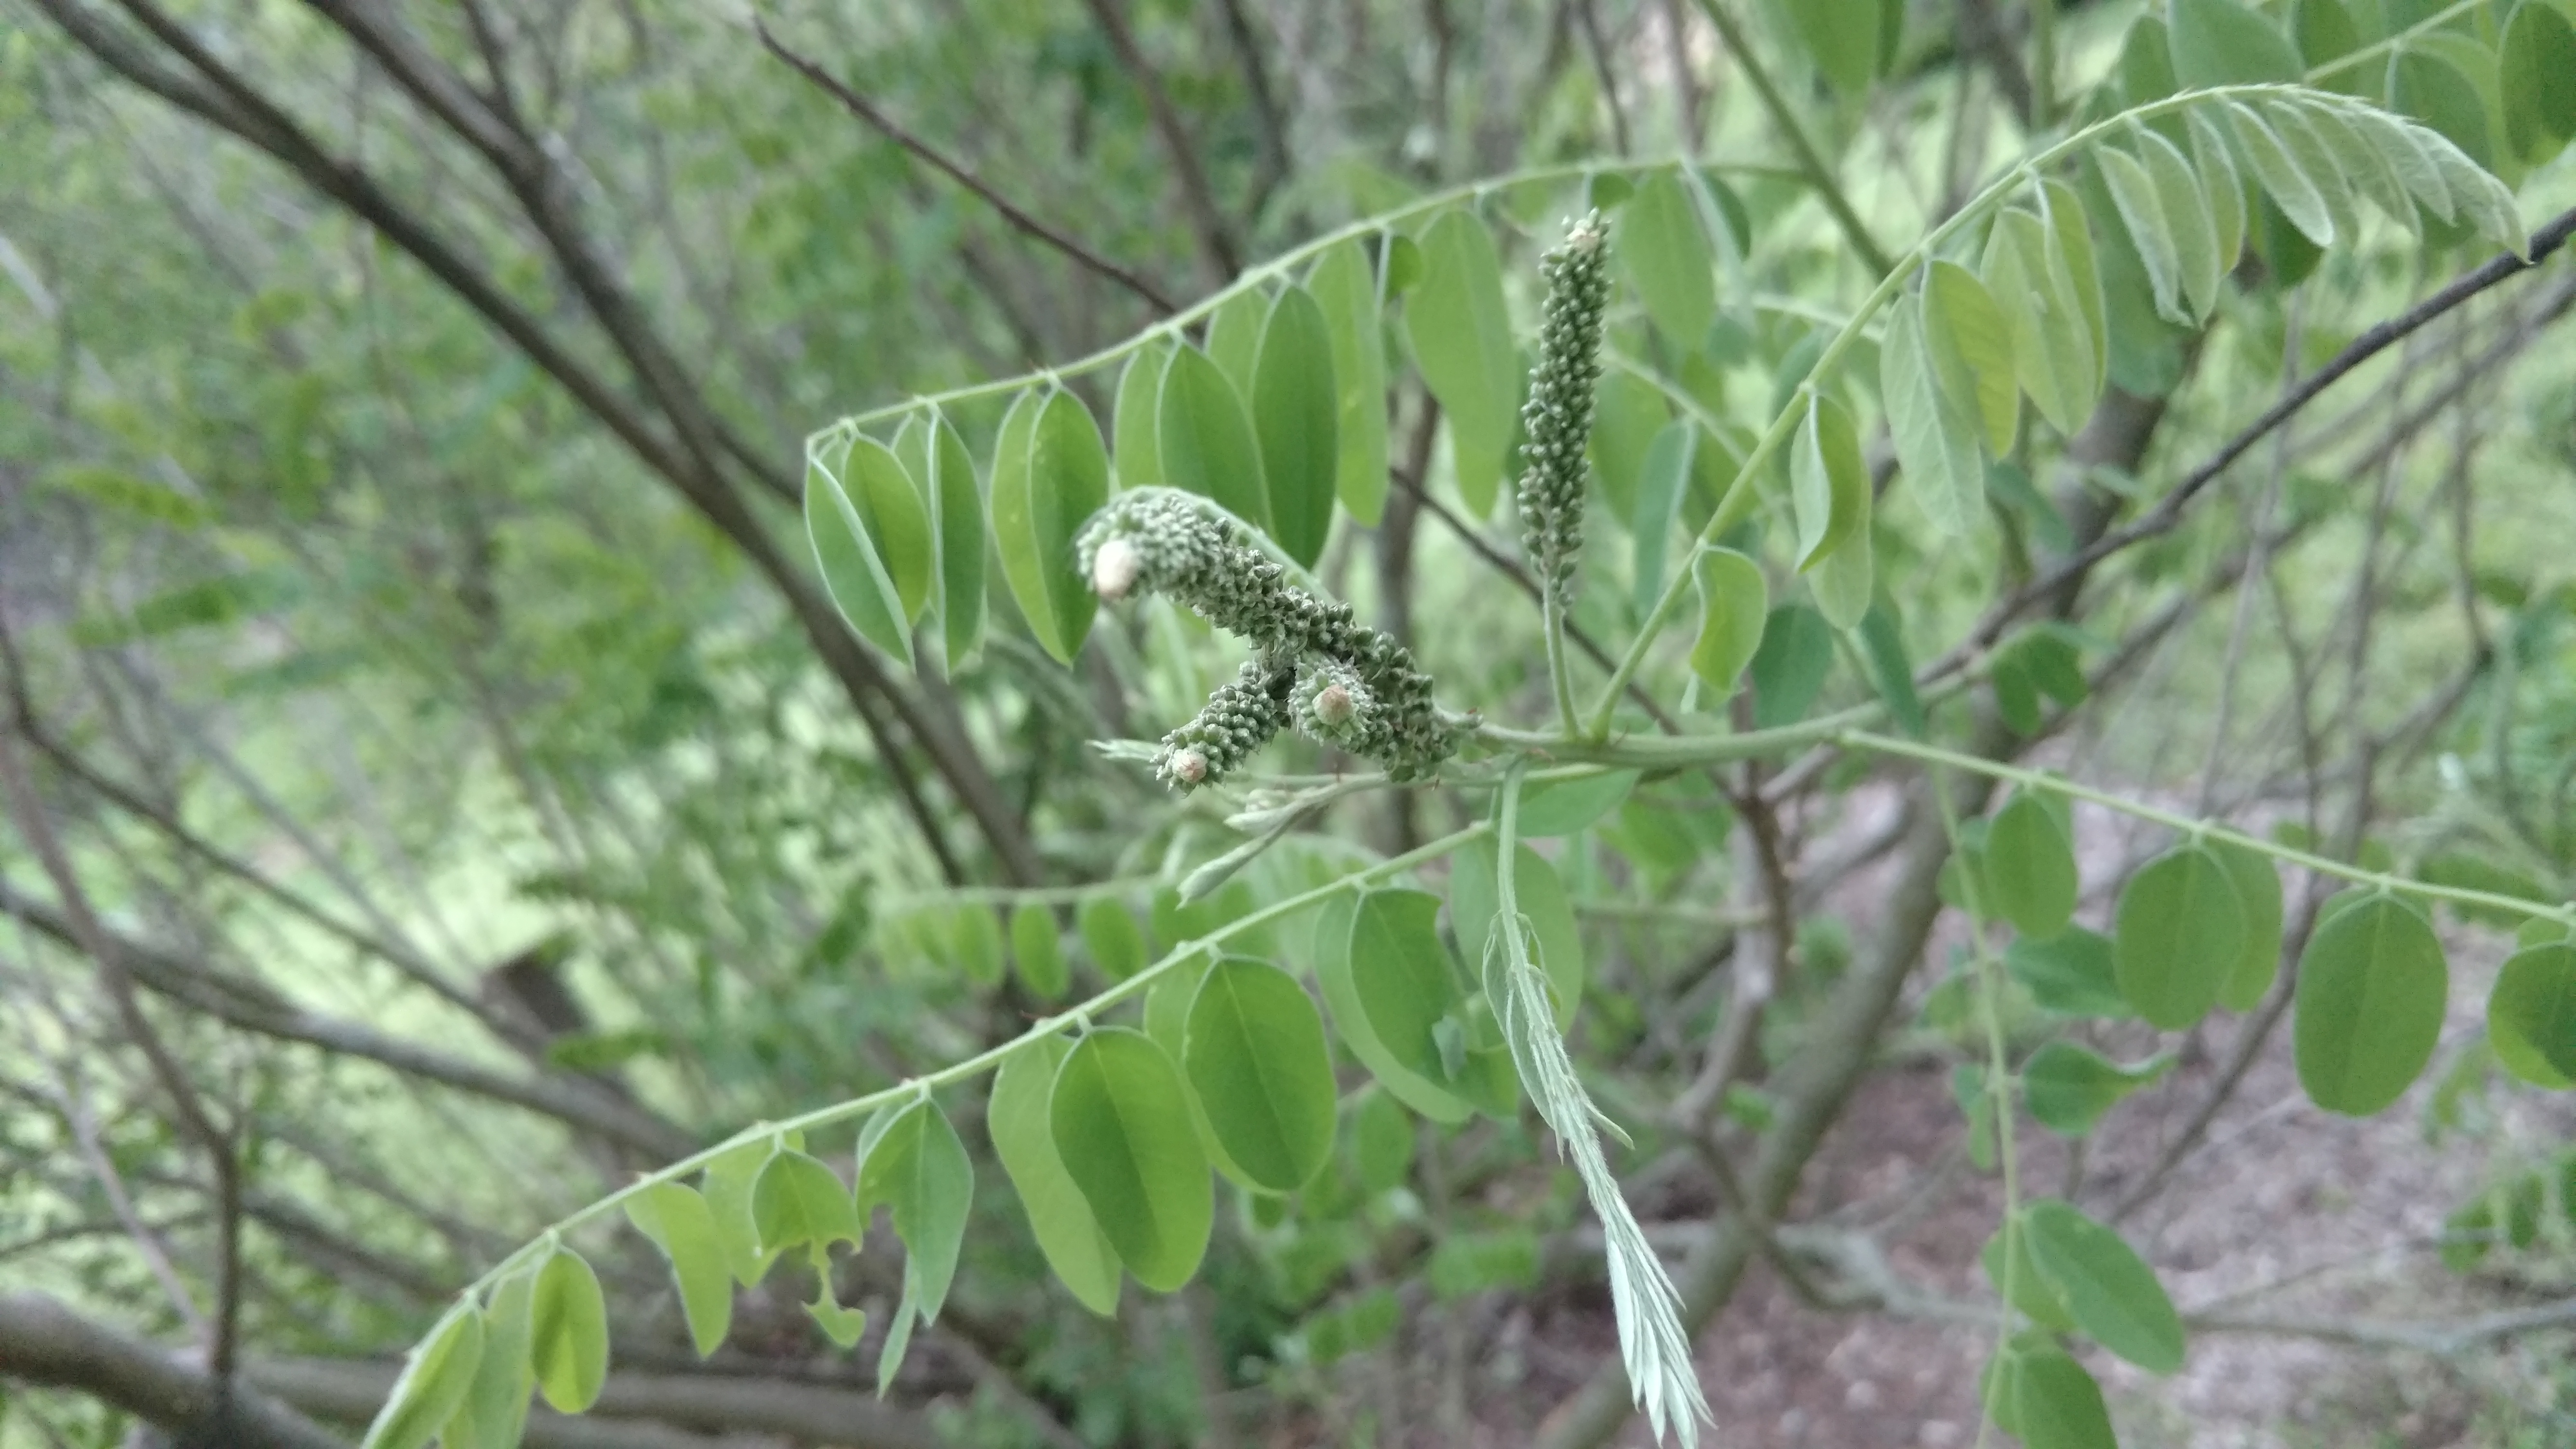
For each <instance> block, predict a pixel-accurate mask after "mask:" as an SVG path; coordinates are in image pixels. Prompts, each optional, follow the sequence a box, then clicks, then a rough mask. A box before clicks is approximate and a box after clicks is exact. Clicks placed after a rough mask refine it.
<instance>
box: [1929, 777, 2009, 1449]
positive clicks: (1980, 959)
mask: <svg viewBox="0 0 2576 1449" xmlns="http://www.w3.org/2000/svg"><path fill="white" fill-rule="evenodd" d="M1931 784H1932V799H1933V800H1934V802H1935V803H1937V804H1938V805H1939V806H1940V807H1941V828H1942V830H1943V831H1944V832H1946V833H1947V834H1948V835H1949V837H1950V858H1951V859H1952V860H1954V861H1959V862H1961V864H1962V866H1963V867H1964V864H1965V860H1966V857H1964V856H1963V855H1961V854H1960V851H1959V807H1958V804H1957V802H1956V801H1953V800H1952V799H1951V798H1950V782H1949V780H1948V779H1947V778H1946V777H1945V776H1944V775H1943V774H1942V773H1941V772H1939V771H1935V772H1934V773H1933V776H1932V781H1931ZM1959 885H1960V892H1959V893H1960V897H1961V899H1962V900H1963V901H1964V902H1965V910H1966V913H1967V917H1968V949H1969V954H1970V956H1971V958H1972V959H1973V960H1974V961H1975V962H1976V965H1977V997H1978V1001H1979V1003H1980V1005H1981V1006H1982V1007H1983V1010H1982V1012H1981V1013H1980V1014H1981V1015H1982V1016H1984V1018H1985V1032H1986V1100H1987V1102H1989V1103H1990V1104H1992V1106H1993V1109H1994V1114H1995V1163H1996V1165H1997V1166H1998V1167H2000V1168H2001V1169H2002V1171H2003V1182H2004V1226H2005V1228H2006V1239H2005V1241H2006V1245H2007V1248H2009V1247H2010V1246H2011V1244H2012V1240H2013V1239H2014V1238H2015V1237H2017V1236H2018V1234H2019V1232H2020V1223H2019V1221H2018V1219H2019V1218H2020V1216H2021V1152H2020V1144H2019V1143H2018V1142H2017V1141H2016V1139H2015V1136H2014V1130H2015V1127H2016V1126H2017V1124H2018V1120H2019V1114H2018V1113H2017V1112H2016V1111H2015V1110H2014V1107H2013V1098H2014V1094H2015V1091H2016V1087H2015V1083H2014V1081H2013V1075H2012V1054H2011V1051H2010V1050H2009V1048H2008V1047H2007V1046H2006V1044H2005V1041H2004V1017H2003V994H2004V993H2003V975H2004V973H2003V967H2002V964H2001V963H2000V962H1998V961H1996V960H1995V955H1994V944H1993V942H1991V941H1989V940H1988V939H1987V938H1986V919H1987V917H1986V905H1985V888H1984V886H1983V884H1982V883H1981V882H1980V881H1979V879H1978V873H1977V872H1975V871H1972V870H1967V869H1964V868H1963V869H1961V870H1960V872H1959ZM2003 1259H2004V1267H2003V1273H2002V1275H2001V1279H2002V1281H2000V1282H1998V1283H1997V1284H1996V1285H1995V1286H1996V1288H1997V1290H1998V1291H2000V1292H2001V1293H2002V1294H2003V1300H2004V1302H2003V1314H2002V1316H2001V1318H2000V1319H1999V1320H1998V1322H1997V1324H1996V1328H1995V1357H1996V1358H1998V1359H2000V1358H2002V1357H2003V1355H2004V1351H2005V1347H2006V1345H2008V1344H2009V1343H2011V1341H2012V1332H2013V1308H2012V1305H2013V1301H2014V1298H2015V1294H2016V1290H2017V1289H2018V1288H2019V1286H2020V1285H2019V1284H2018V1283H2017V1282H2016V1281H2015V1279H2016V1277H2017V1275H2018V1269H2019V1266H2020V1259H2021V1254H2019V1253H2017V1252H2011V1251H2007V1252H2005V1254H2004V1255H2003ZM1993 1421H1994V1416H1993V1415H1992V1414H1991V1413H1989V1414H1987V1415H1986V1417H1985V1421H1984V1423H1982V1424H1980V1425H1979V1427H1978V1431H1977V1442H1979V1443H1981V1444H1982V1443H1984V1442H1985V1432H1986V1431H1985V1425H1986V1424H1991V1423H1992V1422H1993Z"/></svg>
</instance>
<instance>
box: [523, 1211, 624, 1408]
mask: <svg viewBox="0 0 2576 1449" xmlns="http://www.w3.org/2000/svg"><path fill="white" fill-rule="evenodd" d="M528 1358H529V1362H530V1363H531V1364H532V1365H533V1366H534V1367H535V1369H536V1374H537V1392H539V1393H541V1394H543V1395H544V1396H545V1400H546V1402H547V1403H548V1404H550V1405H552V1406H553V1407H554V1409H555V1411H556V1412H557V1413H562V1414H578V1413H581V1412H582V1411H584V1410H586V1409H588V1408H589V1407H590V1406H591V1405H592V1404H595V1403H597V1402H599V1390H600V1387H601V1385H603V1384H605V1383H606V1382H607V1381H608V1304H607V1301H606V1300H605V1299H603V1298H602V1297H601V1296H600V1292H599V1276H598V1275H597V1274H595V1273H593V1272H591V1270H590V1264H588V1263H586V1262H584V1261H582V1259H581V1256H580V1255H579V1254H577V1253H571V1252H567V1251H565V1250H563V1249H561V1248H558V1249H556V1250H555V1252H554V1255H553V1256H552V1257H549V1258H547V1259H546V1261H545V1266H543V1267H541V1268H539V1269H538V1270H537V1280H536V1286H535V1296H534V1298H533V1300H532V1302H531V1303H530V1306H529V1313H528Z"/></svg>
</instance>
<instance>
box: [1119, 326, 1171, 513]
mask: <svg viewBox="0 0 2576 1449" xmlns="http://www.w3.org/2000/svg"><path fill="white" fill-rule="evenodd" d="M1171 365H1172V346H1171V344H1170V343H1167V342H1151V343H1147V344H1146V345H1145V346H1143V347H1140V348H1138V349H1137V350H1136V352H1135V354H1134V355H1133V356H1131V357H1129V358H1128V359H1127V366H1126V367H1125V368H1124V369H1122V370H1121V371H1120V372H1119V374H1118V395H1117V399H1116V401H1114V402H1113V403H1112V404H1111V405H1110V409H1109V446H1110V450H1111V451H1110V467H1111V470H1112V471H1113V472H1115V473H1116V474H1117V477H1118V486H1119V487H1121V488H1160V487H1162V486H1163V454H1162V444H1161V442H1160V441H1159V439H1158V438H1157V436H1156V434H1157V433H1158V432H1159V430H1160V428H1161V423H1160V422H1159V421H1158V418H1157V413H1158V411H1159V409H1160V408H1161V407H1162V402H1163V371H1164V369H1166V368H1168V367H1170V366H1171Z"/></svg>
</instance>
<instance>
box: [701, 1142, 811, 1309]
mask: <svg viewBox="0 0 2576 1449" xmlns="http://www.w3.org/2000/svg"><path fill="white" fill-rule="evenodd" d="M779 1145H780V1144H779V1142H778V1139H776V1138H774V1137H762V1138H759V1139H757V1140H755V1141H751V1142H745V1143H741V1144H739V1145H737V1146H733V1147H728V1148H726V1149H725V1150H724V1151H722V1152H719V1153H717V1154H716V1157H715V1160H714V1161H712V1162H710V1163H708V1164H707V1170H706V1173H705V1175H704V1176H703V1177H702V1178H701V1179H700V1181H702V1182H703V1183H704V1184H705V1187H704V1194H705V1197H706V1200H707V1211H708V1212H709V1213H710V1214H712V1215H713V1217H714V1220H715V1229H716V1240H717V1241H718V1243H720V1244H721V1245H722V1246H723V1248H724V1256H725V1268H726V1270H727V1271H729V1272H731V1273H732V1274H733V1279H734V1281H735V1282H737V1283H740V1284H741V1285H742V1286H744V1287H746V1288H748V1287H751V1286H752V1285H754V1284H756V1283H758V1282H759V1281H760V1280H761V1279H762V1278H764V1277H767V1276H768V1274H769V1265H770V1263H771V1262H772V1261H774V1260H775V1259H776V1258H777V1256H778V1254H777V1253H776V1252H775V1251H771V1250H765V1249H763V1248H762V1247H761V1243H760V1223H759V1219H758V1215H757V1214H756V1213H755V1211H754V1209H753V1206H752V1192H753V1188H754V1186H755V1184H757V1183H758V1182H759V1181H760V1174H761V1173H762V1172H763V1171H764V1170H765V1169H767V1167H768V1166H769V1159H770V1158H771V1157H772V1156H774V1155H776V1153H777V1152H778V1150H779ZM790 1145H793V1144H790Z"/></svg>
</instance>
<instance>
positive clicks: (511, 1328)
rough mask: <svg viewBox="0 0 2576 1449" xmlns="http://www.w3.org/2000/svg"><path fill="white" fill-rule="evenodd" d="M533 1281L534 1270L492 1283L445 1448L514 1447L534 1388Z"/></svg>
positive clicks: (443, 1437)
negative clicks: (479, 1344)
mask: <svg viewBox="0 0 2576 1449" xmlns="http://www.w3.org/2000/svg"><path fill="white" fill-rule="evenodd" d="M536 1284H537V1275H536V1274H535V1273H534V1272H532V1271H522V1272H517V1273H513V1274H511V1275H510V1276H508V1277H506V1278H504V1279H502V1280H501V1281H500V1282H498V1283H496V1284H494V1285H492V1291H491V1294H490V1296H489V1297H488V1298H487V1300H486V1301H485V1304H484V1308H483V1355H482V1361H481V1362H480V1363H478V1364H476V1365H475V1367H474V1382H473V1384H472V1386H471V1387H469V1388H468V1389H467V1390H466V1391H465V1397H464V1398H463V1399H462V1400H460V1401H459V1402H458V1403H457V1405H456V1411H455V1412H454V1413H453V1414H451V1415H449V1416H448V1420H447V1427H446V1428H445V1429H444V1430H442V1431H440V1440H441V1443H442V1445H443V1446H444V1449H514V1446H516V1445H517V1444H518V1442H519V1436H520V1430H521V1429H522V1427H523V1426H524V1425H525V1424H526V1423H527V1420H528V1403H529V1399H530V1396H531V1395H533V1394H534V1393H535V1391H536V1386H537V1371H536V1369H535V1367H534V1366H533V1365H531V1364H530V1363H529V1362H528V1336H529V1333H530V1331H531V1319H532V1317H533V1313H534V1307H535V1300H536ZM373 1442H374V1441H373V1439H370V1440H369V1443H370V1444H372V1443H373Z"/></svg>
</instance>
